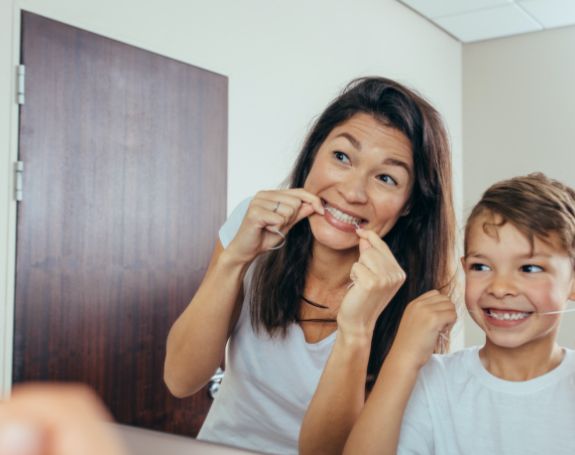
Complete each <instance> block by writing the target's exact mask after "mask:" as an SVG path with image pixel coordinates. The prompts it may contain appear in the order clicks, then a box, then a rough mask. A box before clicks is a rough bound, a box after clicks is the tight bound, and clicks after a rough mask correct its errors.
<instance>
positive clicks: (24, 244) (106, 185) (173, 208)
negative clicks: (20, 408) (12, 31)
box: [14, 13, 228, 435]
mask: <svg viewBox="0 0 575 455" xmlns="http://www.w3.org/2000/svg"><path fill="white" fill-rule="evenodd" d="M22 30H23V36H22V52H23V55H22V61H23V63H24V64H25V65H26V72H27V81H26V90H27V99H26V104H25V105H24V106H23V107H22V110H21V119H20V120H21V123H20V125H21V127H20V128H21V130H20V159H21V160H22V161H24V165H25V173H24V200H23V202H22V203H20V205H19V209H18V231H17V272H16V273H17V276H16V303H15V340H14V382H21V381H26V380H59V381H81V382H84V383H87V384H89V385H91V386H92V387H94V388H95V389H96V391H97V392H98V393H99V394H100V396H101V397H102V398H103V400H104V402H105V403H106V404H107V406H108V407H109V408H110V410H111V412H112V413H113V415H114V417H115V418H116V419H117V420H118V421H119V422H120V423H124V424H129V425H135V426H141V427H145V428H151V429H156V430H163V431H168V432H174V433H179V434H186V435H195V434H196V433H197V431H198V429H199V426H200V425H201V422H202V421H203V418H204V416H205V413H206V410H207V408H208V407H209V405H210V399H209V398H208V397H207V392H206V391H205V390H203V391H201V392H199V393H198V394H196V395H195V396H194V397H192V398H190V399H187V400H177V399H175V398H172V397H171V396H170V395H169V392H168V391H167V389H166V388H165V386H164V384H163V380H162V374H163V359H164V353H165V342H166V336H167V333H168V330H169V328H170V326H171V324H172V323H173V321H174V320H175V319H176V318H177V316H178V315H179V314H180V313H181V311H182V310H183V309H184V308H185V306H186V305H187V304H188V302H189V301H190V299H191V297H192V296H193V295H194V293H195V291H196V289H197V287H198V286H199V283H200V281H201V279H202V277H203V274H204V272H205V270H206V268H207V264H208V261H209V258H210V255H211V251H212V248H213V245H214V242H215V241H216V238H217V237H216V236H217V230H218V228H219V226H220V225H221V224H222V222H223V221H224V219H225V214H226V193H227V86H228V85H227V78H226V77H224V76H221V75H218V74H215V73H211V72H209V71H205V70H202V69H199V68H196V67H193V66H191V65H188V64H184V63H181V62H178V61H175V60H172V59H169V58H166V57H162V56H159V55H156V54H153V53H150V52H147V51H144V50H142V49H138V48H135V47H132V46H128V45H126V44H123V43H120V42H117V41H114V40H111V39H107V38H104V37H101V36H98V35H95V34H93V33H89V32H86V31H83V30H80V29H77V28H74V27H71V26H68V25H64V24H61V23H58V22H55V21H52V20H49V19H46V18H43V17H41V16H37V15H34V14H31V13H24V14H23V24H22ZM182 361H185V360H184V359H182Z"/></svg>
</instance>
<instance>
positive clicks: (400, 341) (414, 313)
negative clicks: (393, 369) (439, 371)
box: [389, 290, 457, 368]
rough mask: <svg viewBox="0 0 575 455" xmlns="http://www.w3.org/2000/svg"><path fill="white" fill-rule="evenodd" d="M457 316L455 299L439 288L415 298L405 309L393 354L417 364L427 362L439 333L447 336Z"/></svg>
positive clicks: (402, 360)
mask: <svg viewBox="0 0 575 455" xmlns="http://www.w3.org/2000/svg"><path fill="white" fill-rule="evenodd" d="M456 320H457V312H456V310H455V305H454V304H453V302H452V301H451V299H450V298H449V297H448V296H446V295H444V294H441V293H440V292H439V291H437V290H432V291H428V292H426V293H425V294H422V295H420V296H419V297H418V298H416V299H415V300H413V301H411V302H410V303H409V304H408V305H407V307H406V308H405V311H404V313H403V317H402V318H401V322H400V324H399V329H398V331H397V335H396V336H395V340H394V342H393V345H392V347H391V350H390V353H389V355H390V356H391V357H394V358H395V359H397V360H399V361H401V362H402V363H404V364H405V362H409V364H410V365H412V366H413V367H415V368H421V367H422V366H423V365H425V364H426V363H427V361H428V360H429V358H430V357H431V354H433V351H434V349H435V347H436V345H437V342H438V339H439V337H447V334H448V333H449V330H450V329H451V327H453V325H454V324H455V322H456Z"/></svg>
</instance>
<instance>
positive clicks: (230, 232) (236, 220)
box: [219, 196, 252, 248]
mask: <svg viewBox="0 0 575 455" xmlns="http://www.w3.org/2000/svg"><path fill="white" fill-rule="evenodd" d="M251 200H252V197H251V196H250V197H247V198H245V199H244V200H242V201H241V202H240V203H239V204H238V205H236V207H235V208H234V209H233V210H232V213H230V216H229V217H228V219H227V220H226V221H225V223H224V224H223V225H222V227H221V228H220V232H219V235H220V242H222V245H223V247H224V248H225V247H227V246H228V245H229V244H230V242H231V241H232V239H233V238H234V237H235V236H236V233H237V232H238V230H239V228H240V225H241V224H242V221H243V219H244V216H245V215H246V212H247V211H248V207H249V205H250V202H251Z"/></svg>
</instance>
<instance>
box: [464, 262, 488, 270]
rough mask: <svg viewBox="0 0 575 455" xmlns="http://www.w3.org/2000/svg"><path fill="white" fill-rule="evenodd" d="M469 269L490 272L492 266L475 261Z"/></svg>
mask: <svg viewBox="0 0 575 455" xmlns="http://www.w3.org/2000/svg"><path fill="white" fill-rule="evenodd" d="M469 270H474V271H476V272H488V271H490V270H491V267H489V266H488V265H485V264H481V263H479V262H474V263H472V264H469Z"/></svg>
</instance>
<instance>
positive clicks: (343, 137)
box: [304, 113, 414, 250]
mask: <svg viewBox="0 0 575 455" xmlns="http://www.w3.org/2000/svg"><path fill="white" fill-rule="evenodd" d="M413 178H414V177H413V153H412V150H411V143H410V141H409V139H408V138H407V137H406V136H405V135H404V134H403V133H401V132H400V131H398V130H397V129H394V128H391V127H389V126H386V125H384V124H382V123H381V122H379V121H377V120H376V119H374V118H373V117H372V116H370V115H368V114H363V113H360V114H356V115H354V116H353V117H352V118H350V119H349V120H348V121H346V122H345V123H342V124H341V125H339V126H337V127H336V128H334V129H333V130H332V131H331V133H330V134H329V135H328V137H327V138H326V140H325V141H324V142H323V144H322V145H321V146H320V148H319V150H318V152H317V155H316V157H315V160H314V163H313V165H312V168H311V170H310V173H309V175H308V176H307V179H306V181H305V183H304V189H306V190H307V191H309V192H311V193H314V194H316V195H318V196H319V197H320V198H321V200H322V203H323V205H324V207H325V215H323V216H322V215H319V214H314V215H312V216H311V217H310V218H309V222H310V226H311V230H312V233H313V236H314V239H315V240H316V241H317V242H319V243H321V244H323V245H326V246H328V247H330V248H332V249H337V250H343V249H348V248H352V247H355V246H357V244H358V241H359V239H358V237H357V235H356V234H355V229H356V227H357V226H361V227H362V228H363V229H370V230H372V231H374V232H376V233H377V234H379V236H380V237H383V236H384V235H385V234H387V233H388V232H389V231H390V230H391V228H392V227H393V226H394V225H395V223H396V221H397V219H398V218H399V217H400V216H401V215H402V213H403V212H404V210H405V208H406V205H407V202H408V200H409V197H410V194H411V188H412V186H413Z"/></svg>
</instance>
